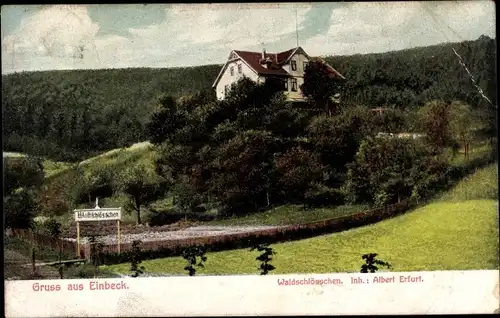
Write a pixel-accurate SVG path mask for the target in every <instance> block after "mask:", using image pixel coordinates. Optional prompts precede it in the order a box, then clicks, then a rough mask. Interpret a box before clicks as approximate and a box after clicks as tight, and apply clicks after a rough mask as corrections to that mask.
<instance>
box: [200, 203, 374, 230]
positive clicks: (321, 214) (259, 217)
mask: <svg viewBox="0 0 500 318" xmlns="http://www.w3.org/2000/svg"><path fill="white" fill-rule="evenodd" d="M367 209H368V205H361V204H360V205H342V206H338V207H332V208H328V207H325V208H317V209H307V210H304V208H303V207H302V206H300V205H283V206H280V207H277V208H275V209H271V210H268V211H266V212H260V213H254V214H250V215H247V216H242V217H234V218H228V219H222V220H214V221H209V222H205V223H204V225H291V224H302V223H310V222H315V221H322V220H327V219H333V218H337V217H343V216H346V215H350V214H353V213H356V212H359V211H363V210H367Z"/></svg>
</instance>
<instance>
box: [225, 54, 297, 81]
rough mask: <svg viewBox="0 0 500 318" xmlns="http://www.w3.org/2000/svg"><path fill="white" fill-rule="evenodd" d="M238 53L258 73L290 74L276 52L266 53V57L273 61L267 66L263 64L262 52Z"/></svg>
mask: <svg viewBox="0 0 500 318" xmlns="http://www.w3.org/2000/svg"><path fill="white" fill-rule="evenodd" d="M234 53H236V54H237V55H238V56H239V57H240V58H241V59H242V60H243V62H245V63H246V64H247V65H248V66H249V67H250V68H251V69H253V70H254V71H256V72H257V74H259V75H260V74H262V75H288V72H287V71H285V70H284V69H283V68H282V67H281V65H280V64H279V62H278V60H277V56H278V54H276V53H266V54H265V56H264V57H265V59H269V60H270V61H271V63H270V64H269V67H268V68H266V67H265V66H264V65H262V63H261V60H262V53H259V52H248V51H237V50H235V51H234Z"/></svg>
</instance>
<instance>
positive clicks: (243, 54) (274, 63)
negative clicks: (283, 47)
mask: <svg viewBox="0 0 500 318" xmlns="http://www.w3.org/2000/svg"><path fill="white" fill-rule="evenodd" d="M297 52H300V53H301V54H304V55H305V56H306V57H307V58H308V59H309V60H315V59H316V60H319V61H321V62H322V63H324V64H326V65H327V67H328V70H329V71H330V72H331V73H332V74H333V75H335V76H337V77H340V78H342V79H345V77H344V76H342V74H340V73H339V72H338V71H337V70H335V69H334V68H333V67H331V66H330V65H328V63H326V62H325V61H324V60H323V59H321V58H311V57H310V56H309V55H308V54H307V53H306V52H305V51H304V49H302V48H301V47H300V46H299V47H296V48H293V49H290V50H287V51H284V52H279V53H265V55H264V57H265V59H269V60H270V63H269V64H268V67H265V66H264V65H263V64H262V63H261V62H262V52H250V51H240V50H233V51H231V53H230V54H229V57H231V56H232V55H233V53H234V54H235V55H236V57H237V58H239V59H241V61H242V62H243V63H245V64H246V65H247V66H248V67H249V68H250V69H252V70H253V71H254V72H255V73H256V74H258V75H277V76H288V75H290V74H289V73H288V72H287V71H285V70H284V69H283V65H284V64H286V63H287V62H288V61H289V60H290V58H291V57H292V56H294V55H295V53H297ZM232 60H233V59H228V60H227V62H226V64H224V66H223V67H222V69H221V71H220V72H219V75H217V78H216V79H215V81H214V84H213V85H212V87H215V86H216V85H217V83H218V82H219V79H220V77H221V76H222V74H223V73H224V71H225V70H226V68H227V65H228V64H229V62H230V61H232Z"/></svg>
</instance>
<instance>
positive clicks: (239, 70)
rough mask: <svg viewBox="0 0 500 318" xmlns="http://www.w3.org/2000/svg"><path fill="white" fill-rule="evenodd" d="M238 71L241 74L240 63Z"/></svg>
mask: <svg viewBox="0 0 500 318" xmlns="http://www.w3.org/2000/svg"><path fill="white" fill-rule="evenodd" d="M238 73H239V74H241V64H238Z"/></svg>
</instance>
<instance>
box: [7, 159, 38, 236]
mask: <svg viewBox="0 0 500 318" xmlns="http://www.w3.org/2000/svg"><path fill="white" fill-rule="evenodd" d="M3 165H4V166H3V170H4V195H3V210H4V216H5V227H10V228H22V229H26V228H31V227H32V226H33V217H34V216H35V215H36V213H37V212H38V211H39V200H38V191H39V188H40V186H41V184H42V182H43V178H44V172H43V167H42V165H41V163H40V161H39V160H37V159H35V158H30V157H7V158H6V157H4V159H3Z"/></svg>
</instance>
